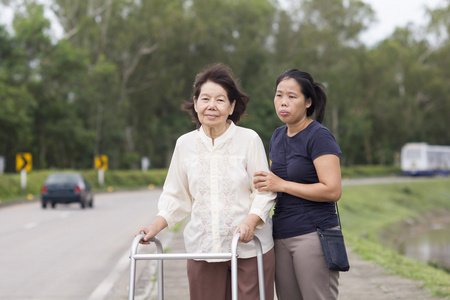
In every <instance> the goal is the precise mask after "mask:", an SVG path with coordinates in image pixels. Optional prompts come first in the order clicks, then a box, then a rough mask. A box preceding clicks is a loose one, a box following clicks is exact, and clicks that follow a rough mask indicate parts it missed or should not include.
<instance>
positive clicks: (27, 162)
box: [16, 152, 33, 172]
mask: <svg viewBox="0 0 450 300" xmlns="http://www.w3.org/2000/svg"><path fill="white" fill-rule="evenodd" d="M32 166H33V160H32V156H31V153H26V152H20V153H17V154H16V171H17V172H20V171H22V170H25V171H27V172H30V171H31V169H32Z"/></svg>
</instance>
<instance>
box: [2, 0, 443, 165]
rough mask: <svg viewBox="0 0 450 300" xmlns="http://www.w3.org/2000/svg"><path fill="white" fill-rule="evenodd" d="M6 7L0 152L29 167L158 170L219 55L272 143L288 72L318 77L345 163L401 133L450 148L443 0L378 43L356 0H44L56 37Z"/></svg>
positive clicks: (372, 154) (28, 12)
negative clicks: (29, 157) (367, 38)
mask: <svg viewBox="0 0 450 300" xmlns="http://www.w3.org/2000/svg"><path fill="white" fill-rule="evenodd" d="M1 1H2V3H3V4H4V5H9V6H10V7H12V8H13V9H14V20H13V23H12V28H13V30H12V31H8V30H7V28H6V26H0V156H4V157H5V160H6V171H8V172H12V171H14V169H15V155H16V153H18V152H30V153H32V154H33V168H37V169H44V168H78V169H83V168H92V167H93V162H94V157H95V156H96V155H100V154H103V155H108V158H109V167H110V168H112V169H119V168H120V169H122V168H123V169H128V168H138V167H139V163H140V158H141V157H142V156H147V157H150V159H151V166H152V167H167V166H168V163H169V161H170V158H171V154H172V149H173V147H174V144H175V141H176V139H177V138H178V137H179V136H180V135H181V134H183V133H185V132H187V131H190V130H193V129H194V128H195V126H194V124H192V123H191V121H190V118H189V116H188V115H187V113H186V112H184V111H182V110H181V109H180V107H181V104H182V103H183V102H184V101H185V100H187V99H188V98H190V96H191V91H192V84H193V81H194V78H195V75H196V74H197V73H198V72H199V71H201V70H202V69H204V68H205V67H206V66H207V65H209V64H211V63H215V62H223V63H225V64H227V65H229V66H230V67H231V68H232V69H233V71H234V73H235V75H236V76H237V77H238V78H239V80H240V83H241V86H242V87H243V89H244V90H245V91H246V92H247V93H248V94H249V95H250V104H249V108H248V111H247V113H248V115H247V116H246V118H244V119H243V120H242V121H241V123H240V125H242V126H245V127H249V128H252V129H254V130H255V131H256V132H258V133H259V134H260V136H261V138H262V139H263V141H264V143H265V145H266V146H267V145H268V143H269V140H270V137H271V135H272V132H273V131H274V129H275V128H276V127H278V126H281V125H282V124H281V123H280V121H279V120H278V118H277V116H276V114H275V111H274V107H273V96H274V89H275V80H276V78H277V77H278V75H279V74H281V73H282V72H283V71H284V70H286V69H288V68H299V69H303V70H305V71H308V72H310V73H311V74H313V76H314V77H315V79H316V80H317V81H319V82H323V83H324V84H325V86H326V87H327V95H328V104H327V113H326V116H325V120H324V125H325V126H327V127H328V128H329V129H330V130H331V131H332V132H333V134H334V135H335V136H336V138H337V140H338V142H339V144H340V146H341V149H342V152H343V155H342V160H341V161H342V164H343V165H347V166H351V165H355V164H392V163H394V162H395V160H396V154H397V153H398V152H399V150H400V148H401V146H402V145H403V144H405V143H406V142H412V141H421V142H422V141H423V142H428V143H430V144H442V145H449V144H450V132H449V124H450V121H449V116H450V98H449V97H450V90H449V89H450V84H449V82H450V40H449V33H450V25H449V24H450V22H449V15H450V0H447V1H446V2H445V5H444V6H443V7H439V8H436V9H428V10H427V15H428V16H429V23H428V25H427V26H426V27H423V28H418V27H415V26H413V25H408V26H406V27H404V28H397V29H396V30H395V31H394V32H393V33H392V35H391V36H389V37H388V38H386V39H385V40H383V41H381V42H379V43H377V44H375V45H371V46H368V45H365V44H364V43H363V42H362V41H361V33H362V32H364V30H367V29H368V28H370V26H372V25H373V24H374V21H375V17H376V16H375V13H374V11H373V9H372V8H371V7H370V6H369V5H368V4H366V3H365V2H364V1H359V0H346V1H344V0H332V1H329V0H314V1H313V0H286V1H282V3H283V5H280V3H278V2H276V1H272V0H221V1H210V0H170V1H167V0H145V1H135V0H86V1H72V0H53V1H52V2H51V6H50V8H51V10H52V12H53V13H54V15H55V16H56V17H57V20H58V22H59V24H60V25H61V26H62V28H63V36H62V37H61V38H59V39H57V40H55V39H54V37H52V36H51V35H50V31H49V29H50V25H51V23H50V21H49V19H47V18H46V16H45V10H44V7H43V5H41V4H39V3H38V2H36V1H33V0H9V1H8V0H1Z"/></svg>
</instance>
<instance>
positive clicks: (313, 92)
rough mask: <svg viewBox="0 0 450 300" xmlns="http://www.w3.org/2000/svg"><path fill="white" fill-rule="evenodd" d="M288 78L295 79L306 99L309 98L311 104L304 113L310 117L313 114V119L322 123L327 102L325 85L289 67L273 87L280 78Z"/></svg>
mask: <svg viewBox="0 0 450 300" xmlns="http://www.w3.org/2000/svg"><path fill="white" fill-rule="evenodd" d="M289 78H292V79H295V81H297V83H298V84H299V85H300V91H301V92H302V93H303V95H304V96H305V98H306V99H308V98H310V99H311V106H310V107H309V108H308V109H307V111H306V115H307V116H308V117H310V116H312V115H313V114H314V119H315V120H316V121H317V122H319V123H322V121H323V118H324V116H325V106H326V104H327V95H326V94H325V86H324V85H323V84H321V83H320V82H314V79H313V78H312V76H311V75H310V74H309V73H307V72H305V71H301V70H298V69H289V70H287V71H285V72H284V73H283V74H281V75H280V77H278V79H277V84H276V86H275V89H276V88H277V87H278V84H279V83H280V82H281V81H282V80H284V79H289Z"/></svg>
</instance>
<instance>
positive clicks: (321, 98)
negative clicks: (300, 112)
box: [307, 82, 327, 123]
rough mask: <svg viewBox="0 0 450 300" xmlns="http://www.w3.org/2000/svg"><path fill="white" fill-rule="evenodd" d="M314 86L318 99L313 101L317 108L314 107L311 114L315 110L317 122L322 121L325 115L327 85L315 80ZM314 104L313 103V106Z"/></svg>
mask: <svg viewBox="0 0 450 300" xmlns="http://www.w3.org/2000/svg"><path fill="white" fill-rule="evenodd" d="M313 86H314V92H315V94H316V99H315V101H312V103H313V105H314V106H315V108H313V109H312V111H311V115H312V113H313V112H315V114H314V119H315V120H316V121H317V122H319V123H322V121H323V118H324V117H325V106H326V104H327V94H326V93H325V86H324V85H323V84H321V83H320V82H314V84H313ZM313 105H311V107H312V106H313ZM311 107H310V108H311ZM308 110H309V109H308ZM307 114H309V112H307Z"/></svg>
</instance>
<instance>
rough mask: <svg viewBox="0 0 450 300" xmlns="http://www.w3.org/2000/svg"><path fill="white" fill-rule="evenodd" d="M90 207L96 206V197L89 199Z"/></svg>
mask: <svg viewBox="0 0 450 300" xmlns="http://www.w3.org/2000/svg"><path fill="white" fill-rule="evenodd" d="M89 207H90V208H93V207H94V197H91V201H89Z"/></svg>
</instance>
